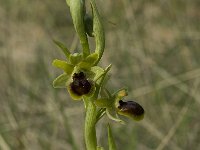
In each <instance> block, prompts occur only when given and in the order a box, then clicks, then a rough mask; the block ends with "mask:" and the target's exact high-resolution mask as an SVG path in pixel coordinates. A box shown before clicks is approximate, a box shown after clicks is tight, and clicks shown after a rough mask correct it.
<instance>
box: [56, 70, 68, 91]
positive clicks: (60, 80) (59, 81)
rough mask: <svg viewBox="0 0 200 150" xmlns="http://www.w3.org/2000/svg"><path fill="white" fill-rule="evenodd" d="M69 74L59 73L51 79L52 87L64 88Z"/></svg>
mask: <svg viewBox="0 0 200 150" xmlns="http://www.w3.org/2000/svg"><path fill="white" fill-rule="evenodd" d="M69 78H70V76H69V75H68V74H66V73H63V74H61V75H60V76H58V77H57V78H56V79H55V80H54V81H53V87H54V88H66V83H67V81H68V80H69Z"/></svg>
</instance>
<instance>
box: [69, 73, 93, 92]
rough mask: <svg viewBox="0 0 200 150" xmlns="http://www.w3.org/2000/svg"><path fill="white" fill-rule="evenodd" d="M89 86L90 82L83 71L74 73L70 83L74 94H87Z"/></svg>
mask: <svg viewBox="0 0 200 150" xmlns="http://www.w3.org/2000/svg"><path fill="white" fill-rule="evenodd" d="M91 87H92V86H91V83H90V82H89V81H88V80H87V78H86V77H85V74H84V73H83V72H80V73H74V75H73V82H72V83H71V84H70V88H71V90H72V91H73V92H74V93H75V94H77V95H78V96H82V95H84V94H88V93H89V92H90V89H91Z"/></svg>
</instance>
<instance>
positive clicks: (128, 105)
mask: <svg viewBox="0 0 200 150" xmlns="http://www.w3.org/2000/svg"><path fill="white" fill-rule="evenodd" d="M118 109H120V111H121V112H123V113H127V114H132V115H133V116H141V115H143V114H144V109H143V108H142V106H141V105H140V104H138V103H136V102H134V101H127V102H123V101H122V100H120V101H119V106H118Z"/></svg>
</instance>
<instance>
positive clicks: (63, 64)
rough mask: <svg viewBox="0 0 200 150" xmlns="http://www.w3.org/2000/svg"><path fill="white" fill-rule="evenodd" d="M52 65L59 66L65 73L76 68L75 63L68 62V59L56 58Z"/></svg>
mask: <svg viewBox="0 0 200 150" xmlns="http://www.w3.org/2000/svg"><path fill="white" fill-rule="evenodd" d="M52 65H53V66H55V67H57V68H60V69H62V70H64V71H65V73H67V74H71V73H72V71H73V69H74V66H73V65H71V64H68V63H67V62H66V61H63V60H58V59H55V60H54V61H53V63H52Z"/></svg>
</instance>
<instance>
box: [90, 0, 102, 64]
mask: <svg viewBox="0 0 200 150" xmlns="http://www.w3.org/2000/svg"><path fill="white" fill-rule="evenodd" d="M90 4H91V7H92V13H93V31H94V37H95V43H96V49H95V52H96V53H98V54H99V58H98V60H97V62H96V64H97V63H98V62H99V60H100V59H101V57H102V55H103V52H104V48H105V33H104V28H103V25H102V22H101V18H100V15H99V12H98V10H97V6H96V4H95V0H90Z"/></svg>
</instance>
